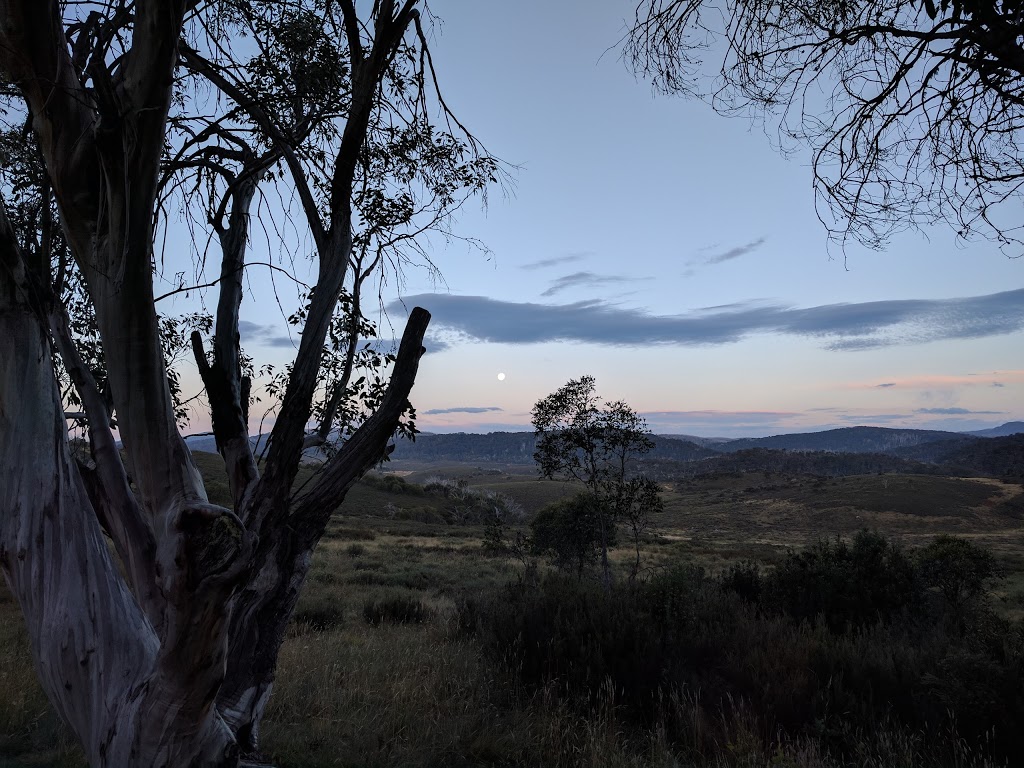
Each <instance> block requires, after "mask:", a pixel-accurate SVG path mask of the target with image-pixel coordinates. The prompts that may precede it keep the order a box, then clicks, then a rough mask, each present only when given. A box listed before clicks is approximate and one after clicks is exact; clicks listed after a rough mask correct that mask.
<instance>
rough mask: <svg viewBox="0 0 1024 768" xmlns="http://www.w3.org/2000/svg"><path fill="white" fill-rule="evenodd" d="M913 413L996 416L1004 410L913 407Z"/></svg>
mask: <svg viewBox="0 0 1024 768" xmlns="http://www.w3.org/2000/svg"><path fill="white" fill-rule="evenodd" d="M914 413H927V414H930V415H933V416H965V415H967V414H973V415H975V416H978V415H984V416H998V415H1000V414H1002V413H1005V411H971V410H968V409H967V408H915V409H914Z"/></svg>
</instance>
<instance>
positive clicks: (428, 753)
mask: <svg viewBox="0 0 1024 768" xmlns="http://www.w3.org/2000/svg"><path fill="white" fill-rule="evenodd" d="M402 471H404V472H412V470H411V469H403V470H402ZM428 474H437V468H431V469H430V470H429V472H428ZM466 474H468V475H469V476H470V481H471V484H472V485H476V486H482V487H486V488H491V489H500V490H501V491H502V492H503V493H507V494H508V495H510V496H512V497H513V498H516V499H517V500H518V501H520V503H522V504H523V505H524V506H526V507H527V508H529V509H533V508H536V506H537V505H538V504H541V503H545V502H544V499H547V498H548V497H552V498H553V497H554V496H556V495H559V494H561V493H563V492H564V490H565V486H564V485H561V484H545V483H538V482H537V481H535V480H534V479H532V478H531V477H530V476H529V475H522V474H519V475H517V474H508V473H501V472H498V473H497V474H496V473H495V471H493V470H486V469H485V470H481V469H479V468H470V469H468V470H466ZM416 476H417V475H416V473H414V472H413V473H412V474H410V475H407V477H406V479H409V480H411V479H413V478H414V477H416ZM883 482H884V478H881V477H879V478H874V477H869V478H847V480H846V481H840V482H837V483H834V484H833V483H831V482H828V483H825V484H823V485H821V484H819V486H818V487H817V489H816V488H815V485H814V483H812V482H811V481H807V483H806V485H799V484H798V483H799V481H795V483H794V484H793V485H790V486H788V487H787V486H785V485H784V484H783V483H782V481H781V480H779V479H778V478H775V479H771V480H768V481H766V480H765V478H763V477H760V478H757V477H751V476H746V477H744V478H740V479H737V478H731V479H729V478H727V479H724V480H723V479H718V480H708V481H706V482H703V483H701V482H694V483H689V484H687V485H681V486H679V487H675V488H673V489H671V490H668V491H666V494H665V496H666V502H667V510H668V511H667V512H666V513H665V514H664V515H663V516H661V517H660V518H658V519H656V520H655V521H654V526H653V528H652V531H651V534H650V536H649V537H648V540H647V541H646V542H645V546H644V552H645V554H644V558H645V564H646V565H648V566H654V567H657V566H658V565H665V564H668V563H672V562H675V563H678V562H679V561H680V560H683V561H686V562H691V563H696V564H701V565H704V566H705V567H707V568H708V569H709V570H711V571H717V570H719V569H721V568H723V567H725V566H726V565H727V564H729V563H732V562H735V561H737V560H741V559H746V558H754V559H757V560H761V561H765V562H767V561H771V560H773V559H775V558H777V557H778V556H779V555H780V554H781V553H783V552H784V551H785V550H786V549H787V548H789V547H795V546H800V545H802V544H803V543H805V542H807V541H809V540H814V539H817V538H819V537H828V536H833V535H835V534H849V533H852V532H854V531H856V530H858V529H860V528H862V527H865V526H869V527H877V528H879V529H880V530H883V531H885V532H887V533H891V534H893V535H895V536H897V537H899V538H902V539H904V540H905V541H907V542H908V543H919V542H920V541H923V540H925V539H926V538H930V537H931V536H933V535H934V534H935V533H938V532H949V533H957V534H960V535H969V536H971V537H972V538H975V539H977V541H978V542H979V543H983V544H985V545H986V546H989V547H992V548H993V550H994V551H995V552H996V553H997V555H998V556H999V557H1000V559H1001V561H1002V562H1003V563H1004V565H1006V567H1007V568H1008V570H1009V573H1010V575H1009V577H1008V578H1007V580H1006V581H1005V583H1004V584H1002V585H1000V587H999V589H997V590H996V593H995V596H996V598H997V599H998V600H1000V601H1001V602H1000V605H1001V606H1002V608H1003V610H1004V612H1005V613H1006V614H1008V615H1010V616H1024V528H1022V527H1021V521H1020V520H1019V519H1017V518H1015V517H1013V516H1011V515H1007V514H1005V509H1004V507H1003V506H1002V504H1003V502H1005V501H1006V500H1007V499H1010V498H1012V497H1013V496H1014V495H1016V494H1020V493H1021V487H1020V486H1015V485H1003V484H998V483H978V484H976V487H968V486H956V488H955V490H956V491H957V492H958V493H960V492H962V499H963V500H964V501H963V503H962V504H961V505H960V506H959V507H957V508H955V509H950V508H949V507H948V505H947V506H945V507H943V509H942V513H941V514H938V513H936V514H929V513H928V510H929V506H928V504H927V503H925V502H927V500H928V499H929V498H935V495H936V494H940V495H941V494H947V495H948V493H949V492H950V488H946V487H943V488H942V489H939V488H938V487H937V486H936V487H932V486H930V485H928V482H929V481H928V480H927V479H920V480H917V481H915V483H914V484H911V483H904V484H903V485H899V483H896V484H894V483H893V482H892V481H890V482H889V483H888V484H887V485H883ZM899 482H903V481H899ZM963 482H970V481H963ZM858 483H859V485H858ZM772 486H774V488H773V487H772ZM750 489H753V490H750ZM892 491H895V492H896V493H897V494H898V496H899V503H894V504H889V505H887V504H885V503H882V502H883V501H884V499H885V494H886V493H890V492H892ZM912 493H915V494H920V495H921V497H922V499H921V503H919V504H917V506H916V507H915V508H914V509H913V510H909V511H908V507H907V505H908V504H909V503H910V502H909V501H908V500H907V498H906V497H907V496H908V495H910V494H912ZM861 494H864V496H863V498H865V499H867V500H868V501H869V502H870V503H865V504H863V505H861V506H858V498H860V495H861ZM389 496H393V495H389V494H386V493H383V492H381V491H380V490H379V489H365V488H364V489H362V490H361V491H360V492H359V493H358V494H356V495H354V496H353V497H352V498H351V500H350V502H347V504H346V507H351V508H350V509H346V508H345V507H343V512H344V514H343V515H339V516H338V517H336V518H335V520H334V521H332V523H331V525H330V527H329V529H328V533H327V536H326V537H325V539H324V541H323V543H322V545H321V546H320V548H319V549H318V551H317V554H316V557H315V559H314V565H313V569H312V571H311V574H310V578H309V582H308V584H307V588H306V590H305V592H304V593H303V597H302V599H301V601H300V604H299V608H298V611H297V616H296V621H295V623H294V624H293V627H292V630H291V632H290V635H289V637H288V638H287V640H286V642H285V644H284V647H283V648H282V650H281V656H280V665H279V670H278V683H277V686H276V688H275V692H274V695H273V697H272V699H271V702H270V705H269V709H268V711H267V715H266V719H265V721H264V726H263V740H264V746H265V748H266V750H267V752H268V754H270V755H272V756H273V758H274V759H275V760H276V762H277V764H278V765H280V766H282V768H285V767H289V768H290V767H296V768H297V767H298V766H335V765H340V766H428V765H429V766H435V765H449V766H459V765H467V766H468V765H516V766H518V765H522V766H527V765H529V766H536V765H544V766H573V767H577V766H578V767H580V768H583V767H584V766H595V767H596V766H610V767H616V766H622V767H623V768H626V767H627V766H629V767H630V768H633V767H634V766H635V767H636V768H640V766H651V767H652V768H653V767H656V766H657V767H660V766H665V767H666V768H667V767H668V766H680V768H681V767H682V766H687V765H692V766H723V767H724V766H730V767H731V766H736V767H737V768H738V767H739V766H766V768H767V767H768V766H774V767H775V768H783V767H789V768H796V767H797V766H800V767H805V768H826V767H830V766H832V765H833V763H831V762H830V761H829V759H828V757H827V756H825V755H823V754H821V753H820V752H819V751H818V749H817V747H816V746H815V745H814V744H809V743H808V744H800V743H788V744H786V745H785V746H779V745H774V746H773V745H769V746H768V747H767V748H766V747H765V744H764V739H763V734H762V735H758V733H759V731H758V726H757V723H756V722H755V721H754V720H753V718H752V716H751V718H750V719H748V720H746V721H745V720H744V719H743V717H742V716H740V715H737V716H735V717H736V721H735V722H731V723H730V724H729V726H728V728H727V729H725V731H726V732H728V733H729V734H730V740H729V742H728V743H722V744H718V745H717V746H716V748H715V749H714V750H709V748H708V745H707V744H706V743H705V742H702V740H701V737H700V733H701V732H702V730H703V732H709V733H710V732H722V725H721V723H718V724H713V723H708V722H704V721H703V720H702V718H706V717H707V715H706V714H704V713H702V711H701V709H700V708H699V707H697V706H695V704H694V702H693V701H688V700H686V699H685V697H676V698H675V699H673V700H671V701H667V702H666V704H665V711H664V718H663V719H664V722H663V723H661V724H659V725H656V726H654V727H651V728H649V729H645V730H642V731H638V730H637V729H635V728H634V727H632V726H628V725H626V724H625V723H624V721H623V720H622V719H621V718H620V717H619V713H617V712H616V711H615V708H614V707H612V706H611V705H610V704H608V703H607V702H608V701H609V700H610V697H609V698H606V699H605V702H604V703H603V704H602V703H600V702H599V703H598V706H597V707H596V708H595V709H593V710H592V711H590V712H588V713H582V712H581V711H579V710H578V709H575V708H574V707H572V706H569V705H567V704H566V703H565V702H562V701H559V700H558V699H557V698H556V697H554V696H553V695H550V694H549V693H546V692H543V691H542V692H540V693H534V694H528V693H527V692H526V691H525V690H523V689H521V688H520V687H518V685H517V684H516V682H515V680H514V676H513V675H511V674H510V673H509V672H508V671H507V670H506V669H504V668H503V667H502V665H500V664H496V663H494V662H493V661H491V660H488V659H487V658H486V657H485V656H484V655H483V653H482V652H481V650H480V648H479V647H477V645H476V643H475V641H473V640H468V639H463V638H461V636H459V635H458V634H457V633H456V632H454V631H453V630H452V626H451V623H452V620H453V614H454V605H455V600H456V599H457V598H458V597H459V595H460V594H461V593H463V592H470V593H473V592H479V591H482V590H485V589H487V588H488V587H489V586H491V585H500V584H504V583H507V582H510V581H512V582H514V581H515V580H516V579H517V578H518V574H519V568H520V566H519V564H518V563H517V562H515V561H514V560H512V559H506V558H500V557H499V558H495V557H488V556H485V555H484V553H483V552H482V549H481V546H480V540H481V530H480V529H479V528H478V527H459V526H447V525H443V524H440V525H439V524H429V523H421V522H417V521H415V520H396V519H393V518H392V517H389V516H388V515H386V514H384V512H383V510H384V507H385V506H386V504H387V503H388V502H394V503H398V502H399V501H401V502H402V503H416V504H423V503H427V502H424V500H423V499H422V498H420V497H415V498H413V497H409V498H408V499H405V500H401V499H399V500H397V501H396V500H395V498H389ZM958 498H960V497H958ZM968 501H969V502H970V503H967V502H968ZM889 507H892V508H889ZM613 556H614V559H615V561H616V563H617V565H618V567H619V568H620V569H621V571H622V572H623V573H624V572H625V570H626V569H627V568H628V565H629V563H630V560H631V557H632V552H631V550H630V547H629V546H627V544H626V542H623V545H622V546H620V548H619V549H618V550H616V551H615V552H613ZM395 595H398V596H408V597H413V598H416V599H419V600H422V601H424V603H425V604H426V605H427V606H429V608H430V613H431V615H432V619H431V621H429V622H428V623H427V624H423V625H390V624H383V625H381V626H378V627H371V626H369V625H368V624H367V623H366V622H365V621H364V619H363V615H362V607H363V604H364V603H365V601H367V600H372V599H380V598H383V597H388V596H395ZM0 692H2V695H0V768H5V766H11V767H12V768H13V766H30V765H62V766H75V765H81V764H82V762H81V757H80V753H78V752H77V750H76V749H75V748H74V747H73V745H71V744H70V742H69V740H68V737H67V735H66V733H65V732H64V729H63V727H62V726H61V725H60V724H59V723H58V722H57V719H56V718H55V717H54V715H53V714H52V712H51V710H50V708H49V706H48V705H47V703H46V700H45V697H44V696H43V694H42V692H41V690H40V688H39V685H38V683H37V682H36V679H35V674H34V672H33V670H32V666H31V658H30V654H29V651H28V645H27V641H26V637H25V633H24V628H23V626H22V623H21V619H20V615H19V613H18V610H17V606H16V605H15V604H14V603H13V601H12V600H11V598H10V596H9V595H8V594H7V592H6V590H5V588H4V587H3V586H2V584H0ZM741 714H742V713H741ZM680 724H682V725H680ZM684 726H685V727H684ZM666 729H668V730H671V731H673V732H674V733H676V734H678V733H681V732H682V733H690V734H691V735H692V738H691V740H690V742H686V741H685V740H684V741H683V742H680V741H679V739H678V738H676V739H675V740H674V741H673V742H672V743H671V744H670V743H669V739H668V738H667V737H666ZM911 741H912V737H911V736H908V735H907V734H897V733H894V734H893V735H892V736H891V738H888V740H887V739H886V738H879V739H878V740H877V743H878V744H882V745H885V744H888V745H889V746H888V747H886V749H885V750H882V751H877V749H881V748H880V747H879V748H877V749H876V752H877V754H868V755H865V756H864V757H863V761H862V762H861V764H862V765H865V766H879V768H881V766H896V765H908V763H907V762H906V759H905V758H906V755H909V754H912V753H913V745H912V744H911ZM766 750H767V751H766ZM962 764H963V765H964V766H969V765H975V764H978V765H980V763H977V762H972V758H969V757H968V756H965V757H964V760H963V763H962Z"/></svg>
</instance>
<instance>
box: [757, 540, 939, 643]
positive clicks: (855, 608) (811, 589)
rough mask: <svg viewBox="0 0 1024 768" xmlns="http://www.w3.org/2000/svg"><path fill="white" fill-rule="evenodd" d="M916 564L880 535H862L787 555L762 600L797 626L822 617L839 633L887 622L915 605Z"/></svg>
mask: <svg viewBox="0 0 1024 768" xmlns="http://www.w3.org/2000/svg"><path fill="white" fill-rule="evenodd" d="M918 590H919V585H918V583H917V580H916V578H915V572H914V564H913V562H912V561H911V559H910V558H909V557H908V556H907V554H906V553H905V552H904V551H903V548H902V547H901V546H900V545H898V544H895V543H892V542H889V541H888V540H887V539H886V538H885V537H884V536H882V535H881V534H879V533H874V532H869V531H861V532H860V533H858V534H857V535H856V537H854V540H853V544H852V545H850V544H847V543H846V541H844V540H843V539H840V538H836V539H834V540H829V541H819V542H817V543H816V544H814V545H812V546H810V547H807V548H806V549H804V550H802V551H800V552H790V553H789V555H787V556H786V558H785V559H784V560H783V561H782V562H781V563H779V565H778V566H776V568H775V569H774V571H772V572H771V574H770V575H769V577H768V578H767V580H766V584H765V585H764V597H763V600H764V602H766V603H767V604H768V606H769V607H774V608H776V609H777V610H781V611H782V612H784V613H786V614H788V615H789V616H791V617H792V618H793V619H795V620H797V621H804V620H813V619H815V618H816V617H818V616H822V617H824V620H825V622H826V623H827V624H828V626H829V628H830V629H831V630H833V631H836V632H843V631H848V630H852V629H856V628H859V627H864V626H868V625H870V624H874V623H875V622H878V621H889V620H890V619H892V617H893V616H895V615H896V614H897V613H899V612H900V611H902V610H904V609H906V608H908V607H909V606H910V605H911V604H912V603H915V602H919V599H918V598H919V592H918Z"/></svg>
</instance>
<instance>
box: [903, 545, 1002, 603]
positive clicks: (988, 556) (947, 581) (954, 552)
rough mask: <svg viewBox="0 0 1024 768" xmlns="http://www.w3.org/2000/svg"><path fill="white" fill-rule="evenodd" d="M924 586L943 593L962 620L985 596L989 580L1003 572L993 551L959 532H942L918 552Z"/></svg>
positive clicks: (919, 569)
mask: <svg viewBox="0 0 1024 768" xmlns="http://www.w3.org/2000/svg"><path fill="white" fill-rule="evenodd" d="M915 564H916V566H917V570H918V574H919V576H920V579H921V583H922V586H924V588H926V589H933V590H935V591H936V592H938V593H939V594H940V595H942V598H943V600H944V602H945V606H946V608H947V609H948V610H949V611H950V612H951V613H952V614H953V615H954V617H956V618H957V620H960V619H961V618H962V617H963V615H964V613H965V612H966V611H968V610H969V609H970V608H972V607H975V608H976V607H978V604H979V603H980V602H982V601H983V600H984V597H985V591H986V587H987V586H988V583H989V582H990V581H991V580H992V579H994V578H996V577H998V576H1000V575H1001V571H1000V569H999V567H998V566H997V564H996V561H995V558H994V557H993V556H992V553H991V552H989V551H988V550H987V549H983V548H982V547H979V546H978V545H976V544H973V543H972V542H970V541H968V540H967V539H963V538H960V537H959V536H948V535H945V534H943V535H941V536H937V537H936V538H935V540H934V541H933V542H932V543H931V544H929V545H928V546H926V547H924V548H923V549H920V550H918V551H917V552H916V553H915Z"/></svg>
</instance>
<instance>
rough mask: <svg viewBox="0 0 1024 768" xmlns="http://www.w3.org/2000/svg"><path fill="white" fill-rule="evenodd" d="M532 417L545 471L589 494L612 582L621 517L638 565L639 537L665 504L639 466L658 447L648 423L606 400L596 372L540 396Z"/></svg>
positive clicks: (539, 459)
mask: <svg viewBox="0 0 1024 768" xmlns="http://www.w3.org/2000/svg"><path fill="white" fill-rule="evenodd" d="M532 416H533V428H534V432H535V435H536V438H537V447H536V451H535V452H534V460H535V461H536V462H537V464H538V465H539V466H538V468H539V470H540V473H541V475H542V476H543V477H547V478H554V477H564V478H567V479H572V480H576V481H577V482H580V483H582V484H583V486H584V488H586V494H587V495H588V496H589V497H590V501H589V502H588V505H589V508H590V509H592V510H593V511H594V513H595V514H596V522H597V530H598V533H599V537H598V539H597V541H598V543H599V545H600V550H601V563H602V570H603V576H604V581H605V585H606V586H607V585H609V584H610V582H611V570H610V567H609V563H608V546H609V544H610V541H611V535H612V533H611V532H612V530H613V528H614V526H615V524H616V522H617V521H620V520H627V521H629V524H630V528H631V531H632V532H633V534H634V543H635V544H636V546H637V564H639V537H640V535H641V534H642V533H643V531H644V530H645V529H646V527H647V522H646V520H647V514H648V512H650V511H654V510H657V509H660V508H661V501H660V497H659V496H658V493H657V485H656V484H654V483H653V482H652V481H650V480H648V479H647V478H645V477H643V476H641V475H639V474H638V473H637V471H636V460H637V459H638V458H639V457H641V456H643V455H645V454H647V453H649V452H650V451H651V450H652V449H653V448H654V441H653V440H652V439H651V436H650V433H649V432H648V430H647V424H646V422H645V421H644V420H643V418H642V417H641V416H640V415H639V414H637V413H636V412H635V411H633V409H632V408H630V407H629V405H627V404H626V403H625V402H623V401H621V400H616V401H614V402H610V403H604V402H603V401H602V400H601V398H600V397H598V395H597V393H596V391H595V381H594V377H593V376H582V377H580V378H579V379H573V380H570V381H569V382H568V383H566V384H565V385H564V386H562V387H560V388H559V389H557V390H555V391H554V392H552V393H551V394H550V395H548V396H547V397H544V398H541V399H540V400H538V401H537V403H536V404H535V405H534V406H533V411H532ZM574 509H575V508H574ZM579 509H582V507H579ZM577 511H578V510H577ZM578 516H579V515H577V517H578ZM581 519H582V518H581ZM580 530H581V532H585V531H588V530H590V529H589V527H587V526H583V527H582V528H580ZM581 535H582V533H581ZM637 567H639V565H637ZM634 573H635V570H634Z"/></svg>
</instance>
